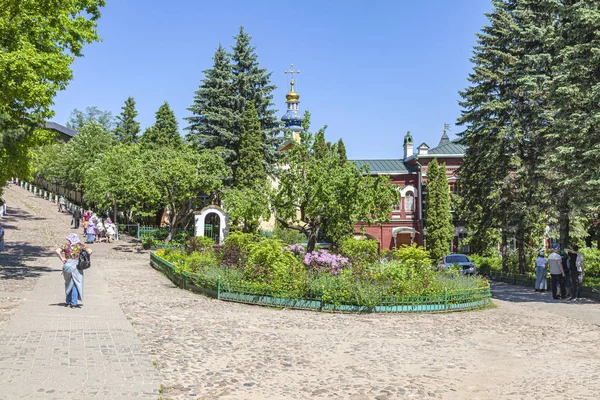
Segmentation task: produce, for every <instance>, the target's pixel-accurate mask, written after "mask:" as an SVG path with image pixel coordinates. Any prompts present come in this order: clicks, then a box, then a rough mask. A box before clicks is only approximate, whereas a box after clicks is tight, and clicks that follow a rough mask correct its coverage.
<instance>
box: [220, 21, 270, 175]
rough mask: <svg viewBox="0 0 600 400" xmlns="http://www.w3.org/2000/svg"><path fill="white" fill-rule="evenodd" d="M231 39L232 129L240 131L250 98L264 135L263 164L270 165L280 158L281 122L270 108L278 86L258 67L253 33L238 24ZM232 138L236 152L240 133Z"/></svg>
mask: <svg viewBox="0 0 600 400" xmlns="http://www.w3.org/2000/svg"><path fill="white" fill-rule="evenodd" d="M234 39H235V45H234V47H233V54H232V56H231V59H232V72H233V87H234V90H235V95H236V102H235V104H234V115H235V121H234V132H238V135H239V133H240V132H241V130H242V116H243V115H244V111H245V106H246V102H247V101H250V102H253V103H254V104H255V106H256V110H257V113H258V120H259V121H260V127H261V130H262V131H263V134H264V138H265V144H264V146H263V151H264V153H265V161H266V165H267V166H269V167H270V168H271V169H273V168H274V167H275V164H276V163H277V161H278V160H279V156H280V154H279V152H278V149H279V146H280V144H281V141H282V138H281V137H280V136H279V132H280V123H279V119H278V118H277V111H276V110H274V109H273V106H274V103H273V92H274V90H275V89H276V88H277V87H276V86H275V85H273V84H271V73H270V72H267V70H266V69H264V68H260V65H259V62H258V55H257V54H256V48H255V47H254V46H252V44H251V40H252V37H251V36H250V35H249V34H248V33H247V32H246V31H245V30H244V27H240V30H239V32H238V34H237V35H236V36H235V37H234ZM233 139H234V140H233V143H232V150H233V151H235V152H236V153H237V150H238V147H239V136H237V137H235V136H234V138H233ZM236 158H237V157H236ZM269 172H270V171H269Z"/></svg>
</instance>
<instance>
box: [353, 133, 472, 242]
mask: <svg viewBox="0 0 600 400" xmlns="http://www.w3.org/2000/svg"><path fill="white" fill-rule="evenodd" d="M464 150H465V148H464V146H463V145H461V144H458V143H457V141H450V139H449V138H448V135H446V132H444V134H443V135H442V137H441V140H440V142H439V144H438V145H437V146H436V147H433V148H430V147H429V146H428V145H427V144H426V143H422V144H421V145H420V146H419V147H418V148H417V149H416V152H415V149H414V144H413V138H412V136H411V135H410V132H409V133H407V134H406V136H405V137H404V157H403V158H401V159H388V160H354V161H355V162H356V165H357V167H358V168H361V167H362V166H363V165H366V166H368V167H369V170H370V173H371V174H372V175H387V176H389V177H390V179H391V181H392V183H394V184H396V185H398V186H399V197H398V200H399V201H398V203H396V204H394V210H393V212H392V215H391V217H390V221H389V222H384V223H382V225H381V226H378V225H373V226H364V231H365V232H366V234H367V236H368V237H369V238H371V239H376V240H377V241H378V242H379V247H380V249H382V250H383V249H392V248H394V247H397V246H401V245H403V244H412V243H417V244H418V245H421V246H422V245H423V244H424V243H426V242H425V241H426V237H427V235H426V228H427V224H426V221H425V219H424V208H425V207H426V204H427V165H428V164H429V163H430V162H431V161H432V160H433V159H434V158H437V160H438V162H440V163H445V164H446V176H447V177H448V184H449V186H450V191H451V192H456V191H458V188H459V187H458V176H457V175H456V170H457V168H458V167H459V166H460V164H461V163H462V161H463V158H464ZM363 225H364V224H363V223H361V222H358V223H357V224H356V225H355V229H356V232H357V233H358V232H361V229H362V228H363ZM424 228H425V229H424ZM454 231H455V241H454V244H453V249H449V251H450V250H452V251H458V250H459V249H458V246H459V243H460V239H461V238H463V237H464V236H465V235H466V232H465V231H464V229H463V228H462V227H460V226H458V227H456V228H455V230H454Z"/></svg>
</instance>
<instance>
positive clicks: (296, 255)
mask: <svg viewBox="0 0 600 400" xmlns="http://www.w3.org/2000/svg"><path fill="white" fill-rule="evenodd" d="M188 247H189V246H188ZM386 256H387V257H386V259H385V260H384V259H381V260H376V261H374V262H366V263H363V262H361V260H360V257H357V256H354V257H352V256H349V257H346V256H345V255H344V254H332V253H329V252H326V251H324V250H319V251H316V252H314V253H309V254H306V253H305V252H304V251H303V249H299V248H298V247H297V246H295V247H291V248H286V247H285V246H284V245H283V244H282V242H280V241H279V240H277V239H276V238H268V239H265V238H259V237H254V236H250V235H241V234H234V235H232V236H230V238H228V240H227V241H226V243H225V245H224V246H222V247H221V248H220V249H218V250H217V251H215V250H213V249H212V248H208V247H206V248H204V249H199V250H192V251H190V249H189V248H188V249H187V250H184V249H163V250H158V251H157V252H155V253H152V255H151V263H152V265H153V266H154V267H155V268H157V269H159V270H161V271H163V272H165V273H166V274H167V275H168V276H169V277H170V278H171V279H172V280H173V281H174V282H175V283H177V284H178V285H179V286H181V287H185V288H189V289H192V290H195V291H198V292H202V293H204V294H208V295H212V296H213V297H217V298H219V299H222V300H230V301H238V302H244V303H251V304H261V305H269V306H279V307H288V308H302V309H312V310H326V311H346V312H418V311H452V310H460V309H473V308H480V307H485V306H487V305H489V304H490V303H491V300H490V291H489V285H488V283H487V281H486V280H484V279H481V278H479V277H465V276H461V275H458V274H455V273H447V272H439V271H436V270H435V269H433V268H432V267H430V265H431V263H430V260H429V258H428V256H427V253H426V252H424V251H422V250H420V249H417V248H414V247H409V248H405V249H402V250H400V251H398V252H395V253H394V254H393V255H390V254H387V255H386ZM350 259H352V260H353V262H352V263H351V262H350V261H349V260H350Z"/></svg>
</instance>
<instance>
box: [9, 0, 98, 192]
mask: <svg viewBox="0 0 600 400" xmlns="http://www.w3.org/2000/svg"><path fill="white" fill-rule="evenodd" d="M102 6H104V1H103V0H85V1H84V0H66V1H62V2H60V3H59V2H42V1H39V0H37V1H33V0H32V1H16V0H8V1H3V2H2V5H1V6H0V54H1V56H0V76H2V78H1V81H2V84H0V186H3V185H2V183H3V182H5V181H6V180H7V179H10V178H11V177H14V176H18V177H21V178H25V177H28V176H29V174H30V173H31V172H32V171H33V170H32V167H31V164H30V162H29V161H30V155H31V149H32V148H33V147H36V146H39V145H41V144H43V143H44V142H46V141H47V139H48V133H47V132H43V131H41V130H38V128H39V127H41V126H43V121H45V120H47V119H50V118H51V117H52V116H53V115H54V113H53V111H52V109H51V108H52V105H53V99H54V96H55V95H56V93H57V92H58V91H60V90H63V89H65V88H66V86H67V85H68V83H69V82H70V81H71V79H72V77H73V74H72V71H71V64H72V62H73V60H74V58H75V57H80V56H81V55H82V49H83V46H84V45H85V44H88V43H92V42H95V41H98V40H99V38H98V34H97V31H96V21H97V20H98V18H100V7H102ZM0 191H1V189H0Z"/></svg>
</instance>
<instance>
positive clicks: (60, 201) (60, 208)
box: [58, 196, 66, 212]
mask: <svg viewBox="0 0 600 400" xmlns="http://www.w3.org/2000/svg"><path fill="white" fill-rule="evenodd" d="M65 206H66V203H65V196H60V198H59V199H58V212H63V209H65Z"/></svg>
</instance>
